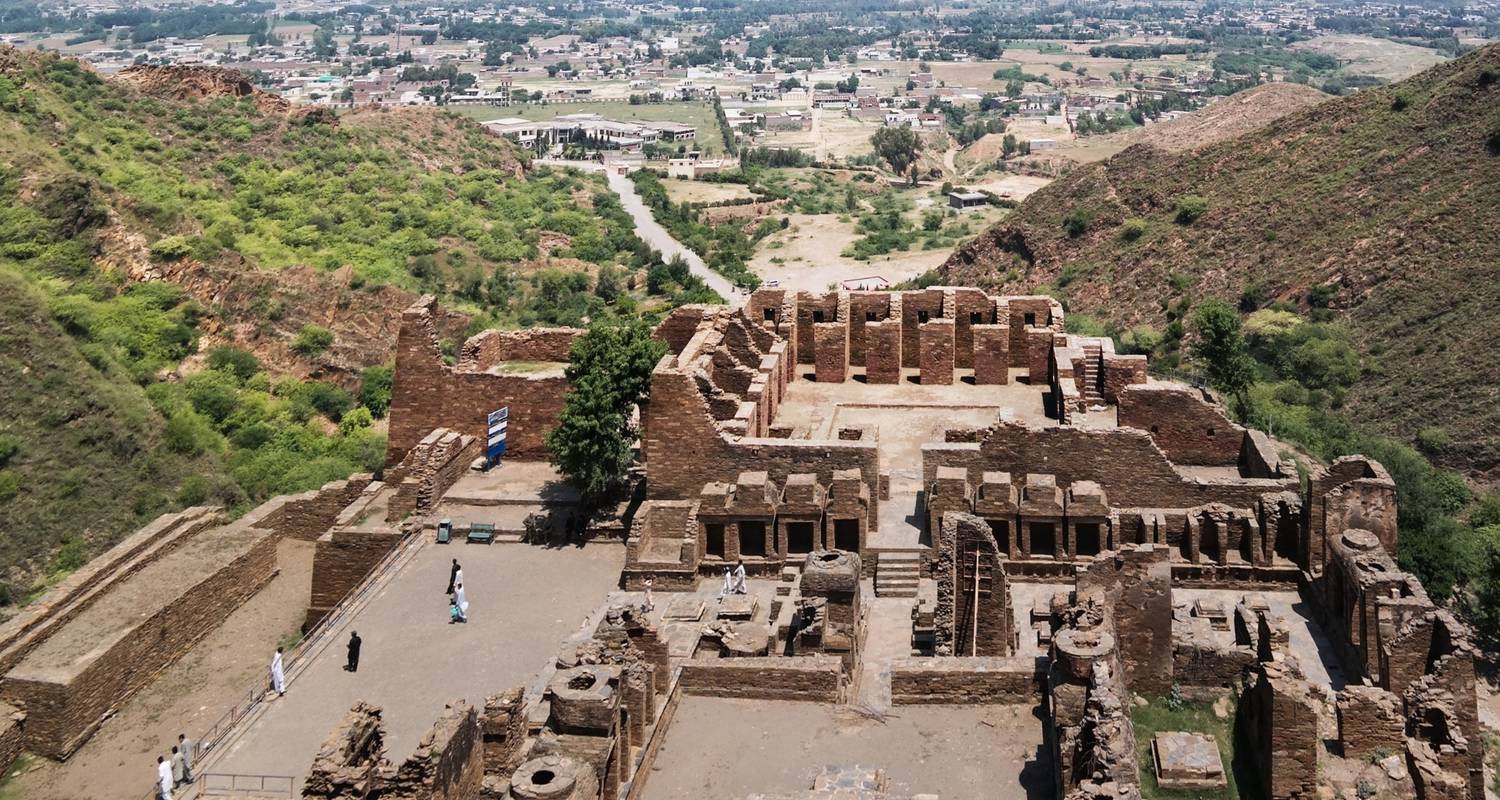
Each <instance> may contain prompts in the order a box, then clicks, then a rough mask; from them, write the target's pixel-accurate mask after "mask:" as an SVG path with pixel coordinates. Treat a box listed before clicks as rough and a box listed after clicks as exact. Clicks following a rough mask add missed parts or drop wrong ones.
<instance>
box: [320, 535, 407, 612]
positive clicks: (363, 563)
mask: <svg viewBox="0 0 1500 800" xmlns="http://www.w3.org/2000/svg"><path fill="white" fill-rule="evenodd" d="M401 539H402V534H400V533H377V532H373V531H329V532H328V533H326V534H324V535H323V536H322V537H321V538H319V539H318V543H317V546H316V550H314V552H313V574H312V599H311V600H310V601H309V603H308V609H307V619H306V621H305V622H304V623H303V624H304V625H305V626H307V627H309V628H311V627H312V626H313V625H315V624H317V622H318V620H320V619H322V618H323V616H324V615H325V614H327V613H328V612H329V611H331V610H332V609H333V607H334V606H336V605H338V602H339V601H340V600H342V599H344V595H346V594H348V593H349V591H350V590H351V589H353V588H354V587H355V586H357V585H359V582H360V581H362V580H364V577H365V575H367V574H369V572H370V570H371V569H374V568H375V565H376V564H379V563H380V559H382V558H385V554H386V553H389V552H390V551H391V548H393V547H395V546H396V545H398V544H400V543H401Z"/></svg>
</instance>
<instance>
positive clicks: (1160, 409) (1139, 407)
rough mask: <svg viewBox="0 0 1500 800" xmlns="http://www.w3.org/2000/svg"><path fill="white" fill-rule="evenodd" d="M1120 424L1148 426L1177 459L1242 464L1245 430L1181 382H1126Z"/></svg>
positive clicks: (1140, 427) (1210, 464)
mask: <svg viewBox="0 0 1500 800" xmlns="http://www.w3.org/2000/svg"><path fill="white" fill-rule="evenodd" d="M1117 402H1118V403H1119V424H1121V425H1125V426H1129V427H1132V428H1137V429H1139V430H1143V431H1147V432H1149V433H1150V434H1151V438H1152V440H1153V441H1155V442H1156V445H1157V447H1160V448H1161V449H1162V452H1164V453H1166V454H1167V457H1168V458H1170V459H1172V461H1173V462H1175V463H1178V464H1198V465H1205V466H1216V467H1231V466H1235V465H1237V464H1238V463H1239V459H1240V447H1241V445H1242V444H1243V443H1244V438H1245V429H1244V428H1241V427H1240V426H1238V425H1236V424H1234V423H1233V422H1230V421H1229V418H1228V417H1225V416H1224V412H1223V411H1222V410H1221V409H1219V408H1218V407H1217V406H1215V405H1211V404H1209V403H1208V402H1206V401H1204V399H1203V397H1202V395H1201V394H1200V393H1199V392H1198V391H1197V390H1195V389H1191V388H1189V387H1187V386H1182V385H1180V384H1170V383H1152V384H1139V385H1135V386H1128V387H1126V388H1125V389H1124V390H1123V391H1121V392H1120V393H1119V395H1118V400H1117Z"/></svg>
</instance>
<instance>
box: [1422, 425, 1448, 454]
mask: <svg viewBox="0 0 1500 800" xmlns="http://www.w3.org/2000/svg"><path fill="white" fill-rule="evenodd" d="M1416 443H1417V449H1418V450H1421V451H1422V452H1423V453H1424V454H1425V455H1428V456H1436V455H1440V454H1442V452H1443V451H1444V450H1447V449H1448V446H1449V445H1451V444H1453V437H1452V436H1449V435H1448V432H1447V431H1445V430H1443V429H1442V428H1440V427H1438V426H1436V425H1429V426H1427V427H1425V428H1423V429H1421V430H1419V431H1417V438H1416Z"/></svg>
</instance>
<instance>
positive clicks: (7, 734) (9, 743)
mask: <svg viewBox="0 0 1500 800" xmlns="http://www.w3.org/2000/svg"><path fill="white" fill-rule="evenodd" d="M21 717H22V714H21V712H20V711H17V710H16V708H15V707H14V706H9V705H6V704H5V703H0V775H3V774H5V773H7V772H10V767H11V765H12V764H14V763H16V759H18V758H20V757H21V746H22V745H23V744H24V741H23V740H22V734H21Z"/></svg>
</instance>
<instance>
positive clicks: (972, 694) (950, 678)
mask: <svg viewBox="0 0 1500 800" xmlns="http://www.w3.org/2000/svg"><path fill="white" fill-rule="evenodd" d="M1043 677H1044V673H1042V672H1041V671H1040V667H1039V661H1038V659H1037V658H1036V657H1035V656H1003V657H984V656H981V657H979V658H942V657H939V658H905V659H897V660H895V661H893V662H891V702H892V703H893V704H895V705H984V704H992V703H1018V702H1032V701H1035V700H1039V699H1041V681H1042V678H1043Z"/></svg>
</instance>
